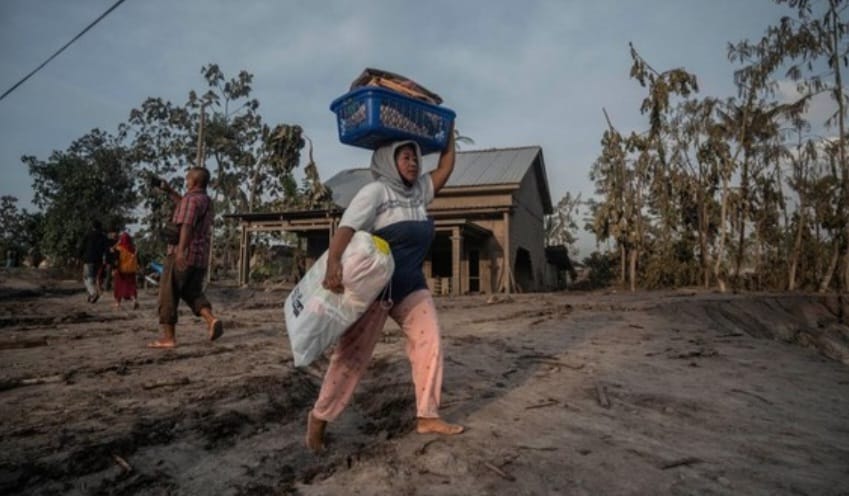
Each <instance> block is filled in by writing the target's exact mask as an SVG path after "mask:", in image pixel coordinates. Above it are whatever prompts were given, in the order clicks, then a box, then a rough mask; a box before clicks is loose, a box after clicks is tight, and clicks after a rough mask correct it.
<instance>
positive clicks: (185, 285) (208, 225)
mask: <svg viewBox="0 0 849 496" xmlns="http://www.w3.org/2000/svg"><path fill="white" fill-rule="evenodd" d="M208 184H209V171H208V170H207V169H206V168H205V167H192V168H190V169H189V171H188V173H186V194H185V195H183V196H180V194H179V193H177V192H176V191H174V189H172V188H171V187H170V186H169V185H168V184H167V183H166V182H165V181H162V182H161V185H160V187H161V188H162V189H164V190H165V191H166V192H167V193H168V194H169V195H170V197H171V198H172V199H173V200H174V201H175V202H176V203H178V204H177V209H176V210H175V211H174V215H173V217H172V218H171V222H172V223H173V224H174V225H176V226H177V228H178V232H179V238H178V239H177V240H170V241H169V243H168V251H167V257H166V258H165V267H164V268H163V270H162V277H161V279H160V281H159V324H160V326H161V328H162V336H161V337H160V338H159V339H157V340H156V341H153V342H152V343H150V344H149V345H148V346H150V347H151V348H173V347H175V346H176V345H177V341H176V334H175V332H176V330H175V326H176V325H177V306H178V304H179V303H180V299H182V300H183V301H185V302H186V304H188V305H189V307H191V309H192V313H194V314H195V315H196V316H200V317H202V318H203V320H204V322H205V323H206V326H207V331H208V334H209V339H210V341H215V340H216V339H218V338H219V337H221V334H222V332H223V325H222V322H221V320H219V319H218V318H216V317H215V315H213V314H212V305H211V304H210V303H209V300H207V299H206V296H205V295H204V293H203V280H204V276H205V274H206V270H207V267H208V263H209V250H210V238H211V235H212V221H213V219H214V217H215V213H214V212H213V206H212V200H211V199H210V198H209V196H208V195H207V194H206V187H207V185H208Z"/></svg>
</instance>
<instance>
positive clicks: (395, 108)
mask: <svg viewBox="0 0 849 496" xmlns="http://www.w3.org/2000/svg"><path fill="white" fill-rule="evenodd" d="M330 110H332V111H333V112H334V113H335V114H336V122H337V124H338V127H339V141H341V142H342V143H345V144H347V145H353V146H358V147H360V148H368V149H369V150H374V149H376V148H379V147H380V146H382V145H384V144H386V143H388V142H391V141H399V140H414V141H416V142H417V143H418V144H419V146H420V147H421V149H422V154H427V153H432V152H437V151H441V150H442V149H444V148H445V144H446V143H447V142H448V133H449V132H450V131H451V123H452V122H453V121H454V117H455V116H456V114H455V113H454V111H452V110H450V109H447V108H445V107H439V106H436V105H431V104H429V103H426V102H423V101H421V100H416V99H414V98H410V97H407V96H404V95H402V94H400V93H396V92H394V91H390V90H387V89H384V88H380V87H376V86H365V87H362V88H357V89H355V90H353V91H351V92H350V93H346V94H345V95H342V96H340V97H339V98H337V99H336V100H334V101H333V103H332V104H330Z"/></svg>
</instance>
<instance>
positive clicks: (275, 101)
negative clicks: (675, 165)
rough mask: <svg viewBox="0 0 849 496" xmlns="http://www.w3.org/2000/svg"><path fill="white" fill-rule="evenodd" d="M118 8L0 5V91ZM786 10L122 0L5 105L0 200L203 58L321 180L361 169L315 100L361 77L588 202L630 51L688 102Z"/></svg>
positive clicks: (197, 84) (753, 3) (634, 99)
mask: <svg viewBox="0 0 849 496" xmlns="http://www.w3.org/2000/svg"><path fill="white" fill-rule="evenodd" d="M112 3H114V0H76V1H67V0H0V91H5V89H7V88H8V87H10V86H11V85H12V84H14V83H15V82H16V81H17V80H18V79H19V78H21V77H22V76H23V75H25V74H26V73H28V72H29V71H30V70H32V69H33V68H34V67H35V66H36V65H37V64H39V63H41V62H42V61H43V60H44V59H45V58H46V57H48V56H49V55H50V54H51V53H53V52H54V51H55V50H56V49H58V48H59V47H60V46H62V45H63V44H64V43H66V42H67V41H68V40H69V39H71V37H73V36H74V35H75V34H77V33H78V32H79V31H80V30H81V29H82V28H84V27H85V26H86V25H87V24H88V23H90V22H91V21H92V20H94V19H95V18H96V17H97V16H98V15H100V14H101V13H102V12H103V11H105V10H106V9H107V8H108V7H109V6H111V5H112ZM786 12H788V11H787V10H786V9H785V8H783V7H778V6H775V5H774V4H773V2H771V1H769V0H712V1H705V0H699V1H697V0H642V1H625V0H620V1H614V0H599V1H592V2H591V1H566V0H563V1H540V0H527V1H525V2H516V1H509V2H508V1H482V0H478V1H460V0H457V1H442V0H436V1H425V2H421V1H419V2H407V1H389V0H379V1H373V0H370V1H359V2H348V1H321V0H317V1H306V0H303V1H282V0H281V1H272V0H262V1H259V0H257V1H250V0H246V1H242V2H230V1H212V0H203V1H201V0H183V1H172V0H169V1H165V0H127V1H126V2H125V3H124V4H123V5H121V6H120V7H118V9H116V10H115V11H114V12H113V13H112V14H111V15H109V16H108V17H106V18H105V19H104V20H103V21H102V22H101V23H100V24H98V25H97V26H95V27H94V28H93V29H92V30H91V31H89V32H88V33H87V34H86V35H85V36H83V37H82V38H81V39H80V40H78V41H77V42H76V43H75V44H74V45H72V46H71V47H70V48H68V50H66V51H65V52H64V53H62V54H61V55H60V56H59V57H57V58H56V59H55V60H54V61H53V62H51V63H50V64H49V65H47V66H46V67H45V68H44V69H43V70H42V71H41V72H39V73H38V74H36V75H35V76H34V77H33V78H31V79H30V80H29V81H27V82H26V83H25V84H24V85H23V86H21V87H20V88H19V89H18V90H16V91H15V92H14V93H12V94H10V95H9V96H8V97H6V99H4V100H3V101H0V172H2V176H0V177H2V180H0V194H3V195H5V194H11V195H14V196H17V197H18V198H19V199H20V200H21V204H22V205H23V206H26V207H29V206H30V201H31V198H32V190H31V180H30V178H29V176H28V174H27V171H26V168H25V167H24V166H23V165H22V164H21V162H20V157H21V156H22V155H35V156H37V157H39V158H42V159H44V158H47V156H48V155H49V154H50V152H51V151H52V150H54V149H65V148H66V147H67V146H68V145H69V144H70V143H71V141H73V140H74V139H76V138H78V137H80V136H82V135H83V134H85V133H86V132H88V131H89V130H91V129H92V128H96V127H97V128H101V129H104V130H106V131H110V132H114V131H115V130H116V129H117V125H118V124H119V123H120V122H122V121H125V120H126V119H127V117H128V115H129V111H130V109H132V108H133V107H136V106H138V105H139V104H140V103H141V102H142V101H143V100H144V99H145V98H146V97H148V96H159V97H163V98H165V99H169V100H171V101H173V102H175V103H182V102H184V101H185V99H186V95H187V94H188V91H189V90H190V89H193V88H195V89H198V90H200V89H203V84H204V81H203V79H202V77H201V74H200V68H201V66H202V65H204V64H206V63H209V62H215V63H218V64H219V65H220V66H221V68H222V69H223V70H224V72H225V74H226V75H228V76H234V75H235V74H236V73H237V72H238V71H239V70H241V69H245V70H247V71H249V72H251V73H253V74H254V83H255V84H254V94H253V96H254V97H256V98H258V99H259V101H260V103H261V107H260V112H261V113H262V115H263V118H264V119H265V121H266V122H268V123H271V124H276V123H280V122H286V123H298V124H300V125H301V126H303V128H304V130H305V132H306V133H307V134H308V135H309V136H310V137H311V138H312V139H313V141H314V144H315V147H316V148H315V159H316V162H317V163H318V166H319V171H320V173H321V175H322V177H323V178H324V179H327V178H329V177H330V176H331V175H333V174H334V173H336V172H337V171H339V170H341V169H344V168H348V167H354V166H361V165H363V164H365V163H367V161H368V158H369V152H368V151H364V150H359V149H356V148H351V147H348V146H345V145H342V144H340V143H339V142H338V140H337V135H336V128H335V121H334V118H333V114H332V113H331V112H330V111H329V109H328V107H329V104H330V102H331V101H332V100H333V99H334V98H336V97H337V96H339V95H341V94H342V93H344V92H345V90H346V88H347V87H348V85H349V83H350V81H351V80H352V79H353V78H354V77H355V76H356V75H358V74H359V73H360V72H361V71H362V69H363V68H364V67H367V66H370V67H377V68H381V69H386V70H390V71H393V72H398V73H401V74H404V75H407V76H409V77H411V78H413V79H416V80H417V81H418V82H420V83H421V84H423V85H425V86H427V87H428V88H430V89H431V90H433V91H435V92H437V93H439V94H440V95H441V96H442V97H443V98H444V100H445V103H444V105H446V106H447V107H449V108H452V109H453V110H455V111H456V112H457V116H458V117H457V127H458V129H459V130H460V131H461V132H462V133H463V134H465V135H467V136H470V137H472V138H474V140H475V142H476V144H475V145H474V146H473V147H471V148H490V147H508V146H522V145H541V146H542V147H543V151H544V155H545V160H546V167H547V170H548V175H549V181H550V186H551V187H550V189H551V193H552V196H553V198H552V199H553V201H555V202H556V201H557V200H558V199H559V198H560V197H562V196H563V195H564V194H565V193H566V191H572V192H574V193H579V192H580V193H583V195H584V197H585V198H586V197H587V196H589V195H590V194H591V192H592V186H591V184H590V182H589V179H588V172H589V168H590V165H591V164H592V162H593V161H594V160H595V158H596V157H597V155H598V153H599V149H600V146H599V140H600V138H601V134H602V132H603V130H604V127H605V122H604V118H603V115H602V112H601V108H602V107H605V108H607V110H608V112H609V113H610V115H611V117H612V118H613V119H614V121H615V124H616V125H617V127H619V128H620V129H621V130H623V131H626V132H627V131H630V130H631V129H642V128H644V127H645V119H644V118H643V117H642V116H640V115H639V111H638V109H639V104H640V100H641V99H642V98H643V96H644V93H643V92H644V90H643V89H642V88H640V87H639V85H638V84H637V83H636V81H633V80H630V79H629V78H628V70H629V68H630V58H629V54H628V46H627V45H628V42H629V41H631V42H633V43H634V45H635V46H636V47H637V49H638V50H639V51H640V52H641V54H643V56H644V57H645V58H646V59H647V60H648V61H649V62H650V63H651V64H652V65H653V66H654V67H655V68H657V69H659V70H664V69H669V68H672V67H676V66H684V67H685V68H687V69H688V70H690V71H691V72H694V73H695V74H696V75H697V76H698V78H699V83H700V87H701V90H702V91H701V93H702V94H704V95H712V96H730V95H732V94H733V93H734V86H733V82H732V73H733V70H734V66H733V65H731V63H729V62H728V61H727V59H726V50H727V43H728V42H729V41H734V42H736V41H739V40H741V39H744V38H749V39H755V38H758V37H760V36H761V35H762V34H763V32H764V30H765V28H766V27H767V26H768V25H770V24H773V23H775V22H776V21H777V20H778V18H779V17H780V16H781V15H782V14H783V13H786Z"/></svg>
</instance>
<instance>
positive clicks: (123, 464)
mask: <svg viewBox="0 0 849 496" xmlns="http://www.w3.org/2000/svg"><path fill="white" fill-rule="evenodd" d="M112 459H113V460H115V463H117V464H118V465H120V466H121V468H123V469H124V471H125V472H132V471H133V467H131V466H130V464H129V463H127V460H124V459H123V458H121V457H120V456H118V455H116V454H115V453H112Z"/></svg>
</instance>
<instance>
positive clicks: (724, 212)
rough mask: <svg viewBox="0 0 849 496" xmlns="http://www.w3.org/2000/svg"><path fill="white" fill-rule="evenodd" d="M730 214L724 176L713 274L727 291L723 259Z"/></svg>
mask: <svg viewBox="0 0 849 496" xmlns="http://www.w3.org/2000/svg"><path fill="white" fill-rule="evenodd" d="M727 216H728V178H727V177H723V178H722V207H721V208H720V212H719V246H718V247H717V249H716V260H715V261H714V265H713V274H714V277H716V284H717V286H718V287H719V291H720V292H722V293H725V292H726V291H728V287H727V286H726V284H725V276H723V274H722V259H723V258H724V256H725V253H724V252H725V234H726V218H727Z"/></svg>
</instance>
